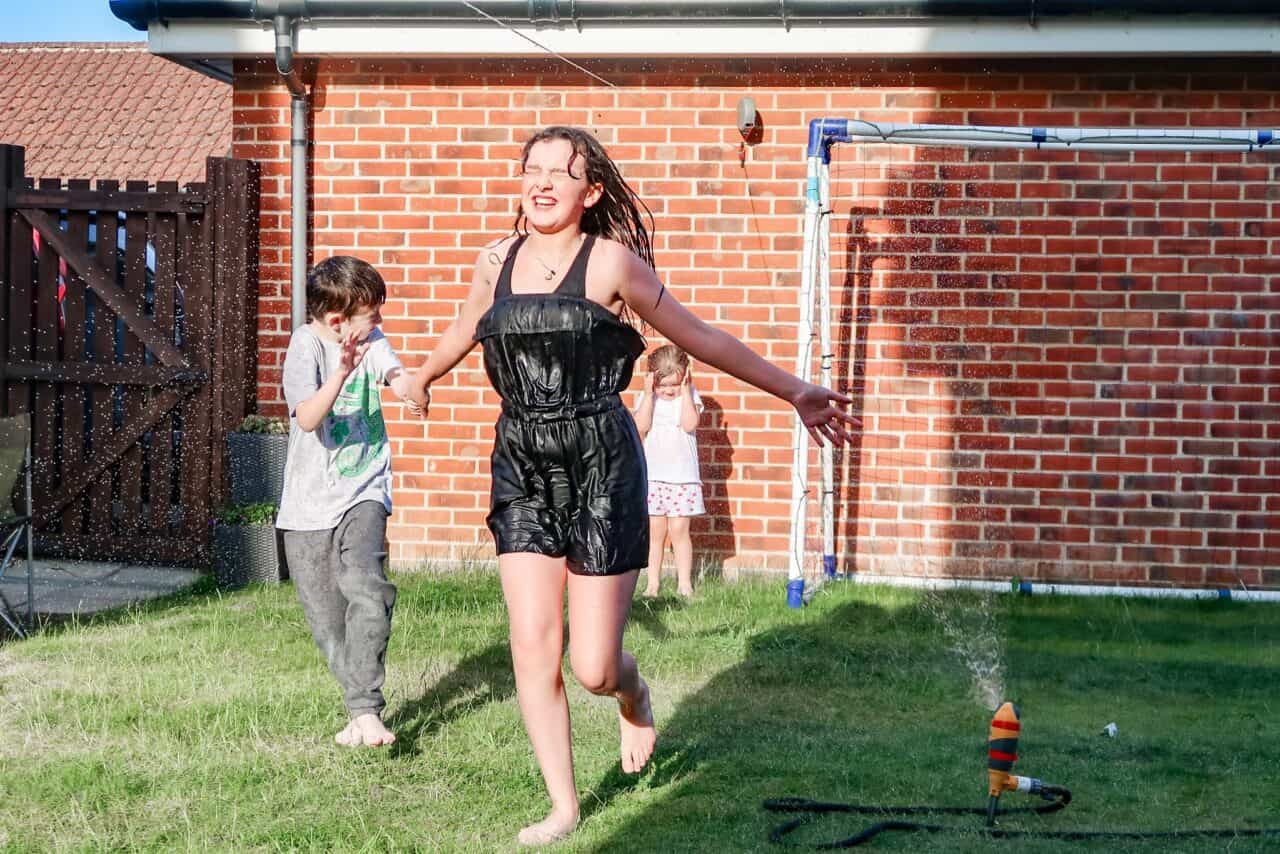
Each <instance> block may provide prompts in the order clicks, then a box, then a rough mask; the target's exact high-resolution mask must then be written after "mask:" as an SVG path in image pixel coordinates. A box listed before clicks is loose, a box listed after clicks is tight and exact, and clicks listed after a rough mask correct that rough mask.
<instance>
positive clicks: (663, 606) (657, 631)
mask: <svg viewBox="0 0 1280 854" xmlns="http://www.w3.org/2000/svg"><path fill="white" fill-rule="evenodd" d="M684 607H685V602H684V600H683V599H681V598H679V597H677V596H672V595H670V594H667V595H664V596H655V597H654V598H652V599H647V598H645V597H643V596H640V597H637V598H636V599H635V601H633V602H632V603H631V611H630V612H629V613H628V614H627V623H628V624H629V625H630V624H634V625H636V626H639V627H640V628H642V629H644V630H645V631H646V632H648V633H649V634H650V635H652V636H653V637H654V638H656V639H658V640H667V639H668V638H670V637H671V632H670V631H669V630H668V629H667V624H666V616H667V614H670V613H671V612H673V611H680V610H683V609H684ZM624 646H625V644H624Z"/></svg>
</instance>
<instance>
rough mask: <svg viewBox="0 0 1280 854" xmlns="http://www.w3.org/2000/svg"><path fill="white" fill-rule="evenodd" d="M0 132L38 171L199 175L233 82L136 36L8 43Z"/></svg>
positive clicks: (227, 141)
mask: <svg viewBox="0 0 1280 854" xmlns="http://www.w3.org/2000/svg"><path fill="white" fill-rule="evenodd" d="M0 91H3V92H4V93H5V95H6V98H5V101H6V103H4V104H0V142H3V143H8V144H11V145H22V146H25V147H26V149H27V152H26V172H27V174H28V175H32V176H35V177H37V178H39V177H45V176H50V177H63V178H83V177H93V178H115V179H119V180H125V179H146V180H148V181H180V182H186V181H200V180H203V179H204V161H205V158H206V157H210V156H213V157H221V156H223V155H224V154H225V153H226V152H227V150H228V149H230V147H231V87H230V86H228V85H227V84H225V83H220V82H218V81H216V80H212V79H210V78H208V77H205V76H204V75H202V74H199V73H197V72H195V71H191V70H190V69H187V68H184V67H182V66H180V65H178V64H176V63H174V62H171V61H169V60H167V59H165V58H163V57H160V56H155V55H153V54H151V53H148V52H147V50H146V46H145V45H141V44H134V43H128V42H125V43H90V42H78V43H65V44H64V43H24V44H18V43H8V44H6V43H0Z"/></svg>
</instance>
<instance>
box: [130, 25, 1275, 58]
mask: <svg viewBox="0 0 1280 854" xmlns="http://www.w3.org/2000/svg"><path fill="white" fill-rule="evenodd" d="M520 32H521V33H524V34H525V35H527V36H528V37H529V38H532V39H535V40H536V41H537V42H538V43H539V44H540V45H541V46H542V47H539V46H538V45H535V44H532V43H530V42H529V41H527V40H525V39H523V38H521V37H520V36H519V35H517V34H515V33H513V32H511V31H510V30H507V29H505V28H503V27H500V26H498V25H497V24H493V23H489V24H484V25H474V26H473V25H447V26H446V25H440V24H423V23H420V22H419V23H414V22H405V21H394V22H391V21H387V22H372V21H364V22H345V21H343V22H339V21H324V22H313V21H302V22H299V24H298V26H297V55H298V56H299V57H300V58H303V57H308V56H332V57H340V56H341V57H390V56H395V57H419V58H438V57H458V56H474V57H486V56H493V57H527V56H541V55H544V54H545V53H546V50H544V48H546V49H549V50H552V51H555V52H556V53H562V54H565V55H567V56H578V57H612V56H618V57H640V58H647V57H658V56H661V57H674V58H682V59H697V58H700V57H717V58H725V57H768V56H855V57H857V56H864V57H889V58H899V57H913V56H941V57H1019V56H1022V57H1050V56H1186V57H1191V56H1265V55H1273V54H1276V53H1278V52H1280V23H1277V21H1276V20H1275V19H1274V18H1262V17H1259V18H1231V19H1216V20H1215V19H1205V18H1199V19H1176V18H1173V19H1171V18H1149V19H1145V20H1144V19H1130V20H1118V21H1109V22H1102V21H1087V20H1072V19H1049V20H1041V21H1040V22H1039V23H1037V24H1036V25H1035V26H1031V25H1030V24H1028V23H1027V22H1025V21H1016V22H1015V21H1007V20H1001V19H986V20H967V21H947V22H939V23H934V24H929V25H910V24H893V23H884V22H878V23H865V24H860V23H857V22H850V23H846V24H842V25H840V26H812V25H809V26H806V25H801V24H793V25H792V27H791V28H790V29H789V30H788V29H786V28H784V27H783V26H782V24H781V23H777V24H772V25H735V26H729V25H719V26H717V25H710V24H693V23H688V24H683V25H668V26H652V25H650V26H621V25H593V26H583V28H582V29H581V30H575V29H552V28H541V29H539V28H536V27H533V26H525V27H521V28H520ZM149 45H150V50H151V52H152V53H157V54H163V55H165V56H173V57H184V56H185V57H201V58H220V57H250V56H258V57H265V56H271V55H272V53H273V51H274V47H275V41H274V36H273V34H272V32H271V29H270V26H269V25H267V24H258V23H255V22H251V21H190V20H182V21H173V22H170V23H167V24H165V23H154V24H152V25H151V28H150V31H149ZM1046 70H1052V69H1051V68H1046Z"/></svg>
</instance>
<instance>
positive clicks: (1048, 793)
mask: <svg viewBox="0 0 1280 854" xmlns="http://www.w3.org/2000/svg"><path fill="white" fill-rule="evenodd" d="M1020 730H1021V715H1020V714H1019V713H1018V707H1017V706H1015V705H1014V704H1013V703H1005V704H1004V705H1002V706H1001V707H1000V708H999V709H997V710H996V714H995V717H994V718H992V720H991V729H990V732H989V733H988V736H987V783H988V790H987V794H988V800H987V806H986V807H985V808H983V807H935V806H906V807H884V806H864V805H861V804H832V803H823V802H821V801H813V800H809V799H808V798H770V799H769V800H766V801H765V802H764V805H763V806H764V808H765V809H766V810H769V811H771V812H780V813H799V814H800V815H799V817H798V818H793V819H791V820H790V821H787V822H784V823H783V824H780V825H778V826H777V827H775V828H773V830H771V831H770V832H769V841H770V842H776V843H783V844H794V843H790V842H789V841H788V840H786V839H784V838H783V837H785V836H786V835H787V834H789V833H791V832H792V831H794V830H796V829H798V828H800V827H802V826H804V825H806V824H809V823H810V822H813V821H815V820H817V819H818V818H819V817H820V816H823V815H831V814H834V813H853V814H857V815H879V816H916V815H984V816H986V819H987V821H986V825H985V826H984V827H982V828H980V829H977V830H974V829H971V828H965V827H951V826H947V825H940V824H923V823H921V822H915V821H901V820H897V819H888V820H885V821H880V822H877V823H876V824H873V825H870V826H869V827H866V828H864V829H863V830H862V831H861V832H859V833H855V834H854V835H853V836H848V837H845V838H844V839H836V840H833V841H831V842H822V843H815V844H813V845H812V847H813V848H815V849H817V850H832V849H837V848H855V847H857V846H859V845H864V844H866V843H867V842H870V841H871V840H872V839H874V838H875V837H876V836H878V835H879V834H881V833H883V832H885V831H891V830H896V831H902V832H906V833H970V834H973V833H977V834H982V835H985V836H989V837H991V838H993V839H1028V838H1036V839H1059V840H1065V841H1086V840H1092V839H1164V840H1173V839H1196V838H1201V839H1203V838H1212V837H1219V838H1221V837H1238V838H1246V837H1263V836H1274V837H1276V838H1278V839H1280V827H1276V828H1260V829H1234V828H1223V829H1218V828H1208V829H1201V830H1170V831H1151V832H1146V831H1105V830H1103V831H1078V830H1066V831H1039V830H1003V829H1000V828H997V827H995V819H996V817H997V816H1005V815H1014V814H1018V813H1036V814H1038V815H1047V814H1049V813H1053V812H1058V811H1059V810H1062V809H1065V808H1066V807H1067V805H1068V804H1070V803H1071V792H1070V790H1069V789H1067V788H1065V787H1063V786H1056V785H1053V784H1050V783H1045V782H1043V781H1041V780H1037V779H1035V778H1033V777H1018V776H1015V775H1013V774H1011V773H1009V772H1010V771H1011V770H1012V768H1013V763H1014V762H1015V761H1016V760H1017V758H1018V735H1019V733H1020ZM1015 791H1016V792H1025V793H1027V794H1031V795H1038V796H1040V797H1041V798H1043V799H1044V800H1046V801H1049V803H1047V804H1039V805H1037V806H1033V807H1019V808H1015V809H1001V808H1000V806H999V802H1000V795H1001V794H1003V793H1004V792H1015Z"/></svg>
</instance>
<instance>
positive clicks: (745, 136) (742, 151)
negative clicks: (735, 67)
mask: <svg viewBox="0 0 1280 854" xmlns="http://www.w3.org/2000/svg"><path fill="white" fill-rule="evenodd" d="M738 133H740V134H742V142H741V143H740V144H739V145H738V162H739V163H740V164H742V165H743V166H745V165H746V164H747V146H748V145H756V144H757V143H759V142H760V141H761V140H763V139H764V120H763V119H761V118H760V111H759V110H757V109H756V102H755V99H754V98H750V97H746V98H739V99H738Z"/></svg>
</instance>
